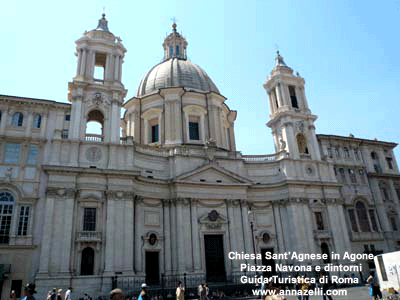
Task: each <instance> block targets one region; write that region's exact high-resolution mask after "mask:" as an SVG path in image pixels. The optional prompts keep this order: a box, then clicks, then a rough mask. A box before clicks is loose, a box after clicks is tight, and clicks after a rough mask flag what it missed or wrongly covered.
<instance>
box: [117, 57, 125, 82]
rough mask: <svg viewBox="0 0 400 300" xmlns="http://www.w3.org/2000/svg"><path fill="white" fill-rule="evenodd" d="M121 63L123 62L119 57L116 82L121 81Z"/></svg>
mask: <svg viewBox="0 0 400 300" xmlns="http://www.w3.org/2000/svg"><path fill="white" fill-rule="evenodd" d="M123 62H124V59H123V57H122V56H121V57H120V59H119V66H118V81H121V78H122V63H123Z"/></svg>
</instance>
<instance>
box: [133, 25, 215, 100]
mask: <svg viewBox="0 0 400 300" xmlns="http://www.w3.org/2000/svg"><path fill="white" fill-rule="evenodd" d="M187 45H188V43H187V41H186V39H185V38H184V37H183V36H182V35H181V34H179V33H178V32H177V31H176V23H174V24H173V25H172V32H171V33H170V34H169V35H168V36H167V37H166V38H165V40H164V43H163V48H164V60H163V62H161V63H159V64H157V65H155V66H154V67H153V68H151V69H150V71H148V72H147V73H146V74H145V75H144V76H143V79H142V80H141V82H140V84H139V88H138V90H137V93H136V97H142V96H144V95H148V94H152V93H155V92H158V90H159V89H163V88H170V87H184V88H187V89H193V90H199V91H202V92H216V93H218V94H219V91H218V89H217V87H216V86H215V84H214V82H212V80H211V79H210V77H208V75H207V73H206V72H204V71H203V69H202V68H200V67H199V66H198V65H195V64H193V63H192V62H190V61H188V60H187V56H186V48H187Z"/></svg>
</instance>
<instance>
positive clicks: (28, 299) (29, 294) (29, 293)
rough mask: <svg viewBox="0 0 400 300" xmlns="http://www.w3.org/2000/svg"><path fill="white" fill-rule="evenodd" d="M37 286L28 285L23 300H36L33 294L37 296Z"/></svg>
mask: <svg viewBox="0 0 400 300" xmlns="http://www.w3.org/2000/svg"><path fill="white" fill-rule="evenodd" d="M35 289H36V285H35V284H34V283H28V284H27V285H26V286H25V288H24V295H25V297H23V298H22V299H23V300H36V299H35V297H33V294H36V291H35Z"/></svg>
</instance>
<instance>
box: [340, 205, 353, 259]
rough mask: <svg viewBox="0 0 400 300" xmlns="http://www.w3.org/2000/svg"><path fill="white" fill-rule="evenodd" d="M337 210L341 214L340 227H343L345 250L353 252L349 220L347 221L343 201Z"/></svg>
mask: <svg viewBox="0 0 400 300" xmlns="http://www.w3.org/2000/svg"><path fill="white" fill-rule="evenodd" d="M336 209H337V212H338V215H339V219H340V223H339V224H340V227H341V228H342V237H343V247H344V249H345V250H344V251H349V252H351V241H350V237H349V230H348V228H347V222H346V217H345V214H344V211H345V210H344V207H343V204H342V203H338V205H337V207H336Z"/></svg>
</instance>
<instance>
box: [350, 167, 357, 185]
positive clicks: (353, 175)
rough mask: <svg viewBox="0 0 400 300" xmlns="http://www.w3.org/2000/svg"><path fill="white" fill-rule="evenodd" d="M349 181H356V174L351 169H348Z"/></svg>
mask: <svg viewBox="0 0 400 300" xmlns="http://www.w3.org/2000/svg"><path fill="white" fill-rule="evenodd" d="M349 175H350V181H351V183H357V178H356V174H355V173H354V170H353V169H349Z"/></svg>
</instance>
